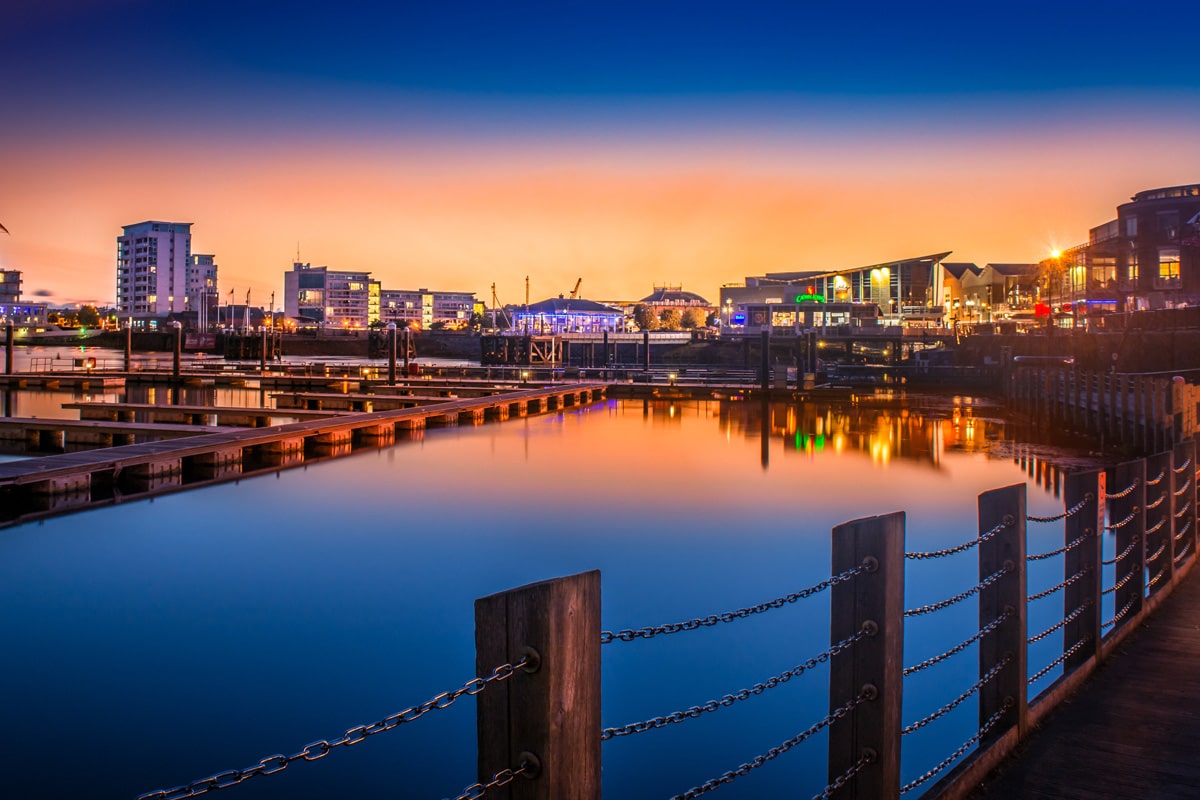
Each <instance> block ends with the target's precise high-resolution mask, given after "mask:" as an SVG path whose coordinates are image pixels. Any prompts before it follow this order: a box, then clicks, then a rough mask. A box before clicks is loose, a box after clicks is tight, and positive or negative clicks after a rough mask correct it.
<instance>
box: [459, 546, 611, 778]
mask: <svg viewBox="0 0 1200 800" xmlns="http://www.w3.org/2000/svg"><path fill="white" fill-rule="evenodd" d="M525 656H530V657H531V658H532V662H531V663H530V664H527V665H526V666H525V667H524V669H523V670H519V671H518V672H517V673H516V674H514V675H513V676H512V677H511V678H510V679H508V680H507V681H504V682H502V683H499V684H497V685H495V686H489V687H488V688H486V689H485V690H484V691H483V692H481V693H480V694H479V695H478V696H477V697H476V701H477V708H478V736H479V780H480V782H482V783H487V782H488V781H490V780H491V779H492V777H493V776H494V775H496V774H497V773H499V772H501V771H502V770H505V769H513V770H515V769H516V768H517V767H518V766H520V764H521V762H522V761H526V762H527V763H530V764H534V765H536V766H535V768H534V769H533V771H532V773H533V774H530V773H526V774H525V775H522V776H521V777H520V778H517V779H516V780H514V781H513V782H511V783H509V784H508V785H507V786H503V787H498V788H497V789H495V790H493V791H491V792H489V793H488V797H489V800H491V798H501V799H502V800H599V798H600V573H599V571H597V570H593V571H591V572H584V573H580V574H578V575H571V576H568V577H565V578H557V579H554V580H549V581H542V582H541V583H534V584H530V585H528V586H522V587H519V588H517V589H512V590H510V591H507V592H500V593H499V594H494V595H491V596H489V597H484V598H480V599H479V600H476V601H475V663H476V668H477V669H478V673H477V674H478V675H480V676H486V675H489V674H491V672H492V671H493V670H495V669H496V667H497V666H500V665H502V664H516V663H517V662H518V661H520V660H521V658H522V657H525ZM529 756H532V757H533V758H532V759H531V758H530V757H529ZM527 778H528V779H527Z"/></svg>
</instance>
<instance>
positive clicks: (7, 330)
mask: <svg viewBox="0 0 1200 800" xmlns="http://www.w3.org/2000/svg"><path fill="white" fill-rule="evenodd" d="M13 335H14V334H13V324H12V323H11V322H10V323H8V324H7V325H5V326H4V374H5V375H12V374H13Z"/></svg>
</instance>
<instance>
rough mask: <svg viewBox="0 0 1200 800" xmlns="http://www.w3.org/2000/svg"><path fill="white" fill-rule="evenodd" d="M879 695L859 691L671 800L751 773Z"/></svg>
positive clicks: (687, 798)
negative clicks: (817, 718) (787, 736)
mask: <svg viewBox="0 0 1200 800" xmlns="http://www.w3.org/2000/svg"><path fill="white" fill-rule="evenodd" d="M877 696H878V695H877V694H876V693H875V692H874V691H867V690H864V691H862V692H859V694H858V696H856V697H853V698H851V699H850V700H848V701H847V702H845V703H843V704H842V705H840V706H838V707H837V709H835V710H834V711H832V712H831V713H830V714H829V715H828V716H826V717H825V719H822V720H820V721H818V722H815V723H813V724H812V725H811V726H809V727H808V728H806V729H805V730H803V731H801V732H800V733H798V734H796V735H795V736H793V737H792V738H791V739H788V740H787V741H786V742H783V743H782V744H778V745H776V746H775V747H772V748H771V749H770V750H768V751H767V752H765V753H763V754H762V755H760V756H758V757H756V758H754V759H752V760H750V761H747V762H746V763H745V764H742V765H741V766H740V767H738V768H736V769H731V770H729V771H728V772H725V773H723V774H721V775H719V776H717V777H716V778H712V779H710V780H708V781H705V782H704V783H702V784H700V785H699V786H696V787H693V788H691V789H688V790H687V791H686V792H684V793H683V794H677V795H675V796H674V797H673V798H671V800H693V798H696V797H699V796H700V795H702V794H706V793H708V792H711V791H712V790H713V789H716V788H718V787H720V786H723V785H725V784H727V783H733V782H734V781H735V780H737V779H738V778H740V777H742V776H743V775H749V774H750V773H751V772H752V771H753V770H756V769H758V768H759V767H761V766H762V765H763V764H766V763H767V762H768V761H771V760H772V759H775V758H778V757H779V756H781V755H783V754H784V753H786V752H787V751H788V750H791V749H792V748H793V747H795V746H796V745H798V744H800V743H801V742H803V741H804V740H805V739H809V738H812V737H813V736H815V735H816V734H818V733H820V732H821V731H822V730H824V729H825V728H827V727H829V726H830V725H832V724H833V723H834V722H837V721H838V720H839V719H841V718H842V717H844V716H846V715H847V714H849V713H850V712H851V711H853V710H854V709H855V708H858V706H860V705H862V704H863V703H865V702H867V701H868V700H874V699H875V698H876V697H877Z"/></svg>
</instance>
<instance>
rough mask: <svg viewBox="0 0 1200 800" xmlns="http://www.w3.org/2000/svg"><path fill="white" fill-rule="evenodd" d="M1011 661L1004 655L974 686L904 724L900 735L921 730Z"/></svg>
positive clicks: (951, 708) (957, 704)
mask: <svg viewBox="0 0 1200 800" xmlns="http://www.w3.org/2000/svg"><path fill="white" fill-rule="evenodd" d="M1011 663H1012V656H1011V655H1006V656H1005V657H1004V658H1002V659H1000V661H999V662H997V663H996V665H995V666H993V667H992V668H991V669H989V670H988V671H987V674H986V675H984V676H983V677H982V678H980V679H979V680H978V681H976V682H975V685H974V686H972V687H971V688H970V689H967V690H966V691H965V692H963V693H962V694H960V695H959V696H958V697H956V698H954V699H953V700H951V701H950V702H949V703H947V704H946V705H944V706H942V707H941V708H939V709H938V710H937V711H934V712H933V713H932V714H930V715H929V716H927V717H924V718H922V719H919V720H917V721H916V722H914V723H912V724H910V725H908V726H906V727H905V728H904V729H903V730H901V731H900V735H901V736H908V735H909V734H910V733H915V732H917V731H919V730H921V728H924V727H925V726H926V725H928V724H929V723H931V722H933V721H934V720H936V719H940V718H941V717H944V716H945V715H947V714H949V713H950V712H951V711H953V710H954V709H956V708H958V707H959V706H960V705H961V704H962V703H963V702H964V701H965V700H966V699H967V698H968V697H970V696H971V695H973V694H975V693H976V692H978V691H979V690H980V689H982V688H983V687H984V686H986V685H987V684H988V682H989V681H991V679H992V678H994V677H996V676H997V675H999V674H1000V672H1001V671H1002V670H1003V669H1004V668H1005V667H1007V666H1008V665H1009V664H1011Z"/></svg>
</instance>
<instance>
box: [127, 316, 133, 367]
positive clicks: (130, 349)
mask: <svg viewBox="0 0 1200 800" xmlns="http://www.w3.org/2000/svg"><path fill="white" fill-rule="evenodd" d="M132 362H133V320H132V319H131V320H129V323H128V324H127V325H126V326H125V371H126V372H129V369H130V365H131V364H132Z"/></svg>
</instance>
